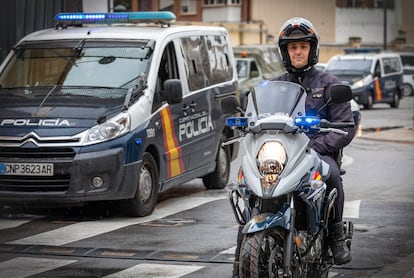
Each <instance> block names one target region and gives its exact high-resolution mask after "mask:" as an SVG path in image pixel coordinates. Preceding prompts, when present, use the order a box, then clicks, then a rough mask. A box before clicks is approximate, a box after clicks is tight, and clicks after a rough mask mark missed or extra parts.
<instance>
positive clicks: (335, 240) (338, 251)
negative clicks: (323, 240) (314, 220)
mask: <svg viewBox="0 0 414 278" xmlns="http://www.w3.org/2000/svg"><path fill="white" fill-rule="evenodd" d="M343 227H344V225H343V223H342V222H338V223H334V224H329V226H328V232H329V246H330V247H331V250H332V253H333V256H334V263H335V264H336V265H342V264H347V263H349V262H350V261H351V259H352V257H351V252H350V251H349V248H348V246H347V245H346V243H345V239H344V229H343Z"/></svg>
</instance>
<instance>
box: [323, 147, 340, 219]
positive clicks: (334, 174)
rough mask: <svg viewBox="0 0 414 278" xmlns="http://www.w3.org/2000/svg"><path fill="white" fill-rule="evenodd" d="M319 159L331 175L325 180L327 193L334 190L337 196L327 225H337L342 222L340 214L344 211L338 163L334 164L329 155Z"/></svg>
mask: <svg viewBox="0 0 414 278" xmlns="http://www.w3.org/2000/svg"><path fill="white" fill-rule="evenodd" d="M321 158H322V159H323V160H324V161H325V162H326V163H328V164H329V167H330V170H331V174H330V175H329V178H328V179H327V180H326V185H327V187H328V188H327V189H328V190H327V191H328V193H329V192H330V191H331V190H332V189H333V188H336V190H337V192H338V195H337V196H336V199H335V204H334V215H333V216H332V217H331V218H330V219H329V223H338V222H342V213H343V211H344V200H345V198H344V188H343V185H342V177H341V174H340V172H339V166H338V163H336V161H335V159H334V158H333V157H332V156H329V155H321Z"/></svg>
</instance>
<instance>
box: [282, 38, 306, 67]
mask: <svg viewBox="0 0 414 278" xmlns="http://www.w3.org/2000/svg"><path fill="white" fill-rule="evenodd" d="M287 50H288V53H289V58H290V63H291V64H292V66H293V67H295V68H298V69H299V68H303V67H304V66H306V65H307V64H308V57H309V51H310V42H292V43H289V44H288V45H287Z"/></svg>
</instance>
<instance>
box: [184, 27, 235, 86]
mask: <svg viewBox="0 0 414 278" xmlns="http://www.w3.org/2000/svg"><path fill="white" fill-rule="evenodd" d="M181 44H182V48H183V49H182V51H183V52H182V55H183V60H184V65H185V71H186V75H187V80H188V88H189V89H190V91H195V90H199V89H202V88H204V87H207V86H210V85H214V84H218V83H221V82H224V81H228V80H231V79H232V77H233V67H232V65H231V64H230V59H229V54H228V51H229V49H228V48H229V45H228V44H227V41H226V38H225V37H224V36H213V35H207V36H191V37H186V38H182V39H181Z"/></svg>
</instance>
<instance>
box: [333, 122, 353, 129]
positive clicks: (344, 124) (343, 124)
mask: <svg viewBox="0 0 414 278" xmlns="http://www.w3.org/2000/svg"><path fill="white" fill-rule="evenodd" d="M329 127H334V128H347V127H351V128H352V127H355V123H354V122H337V123H330V125H329Z"/></svg>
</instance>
